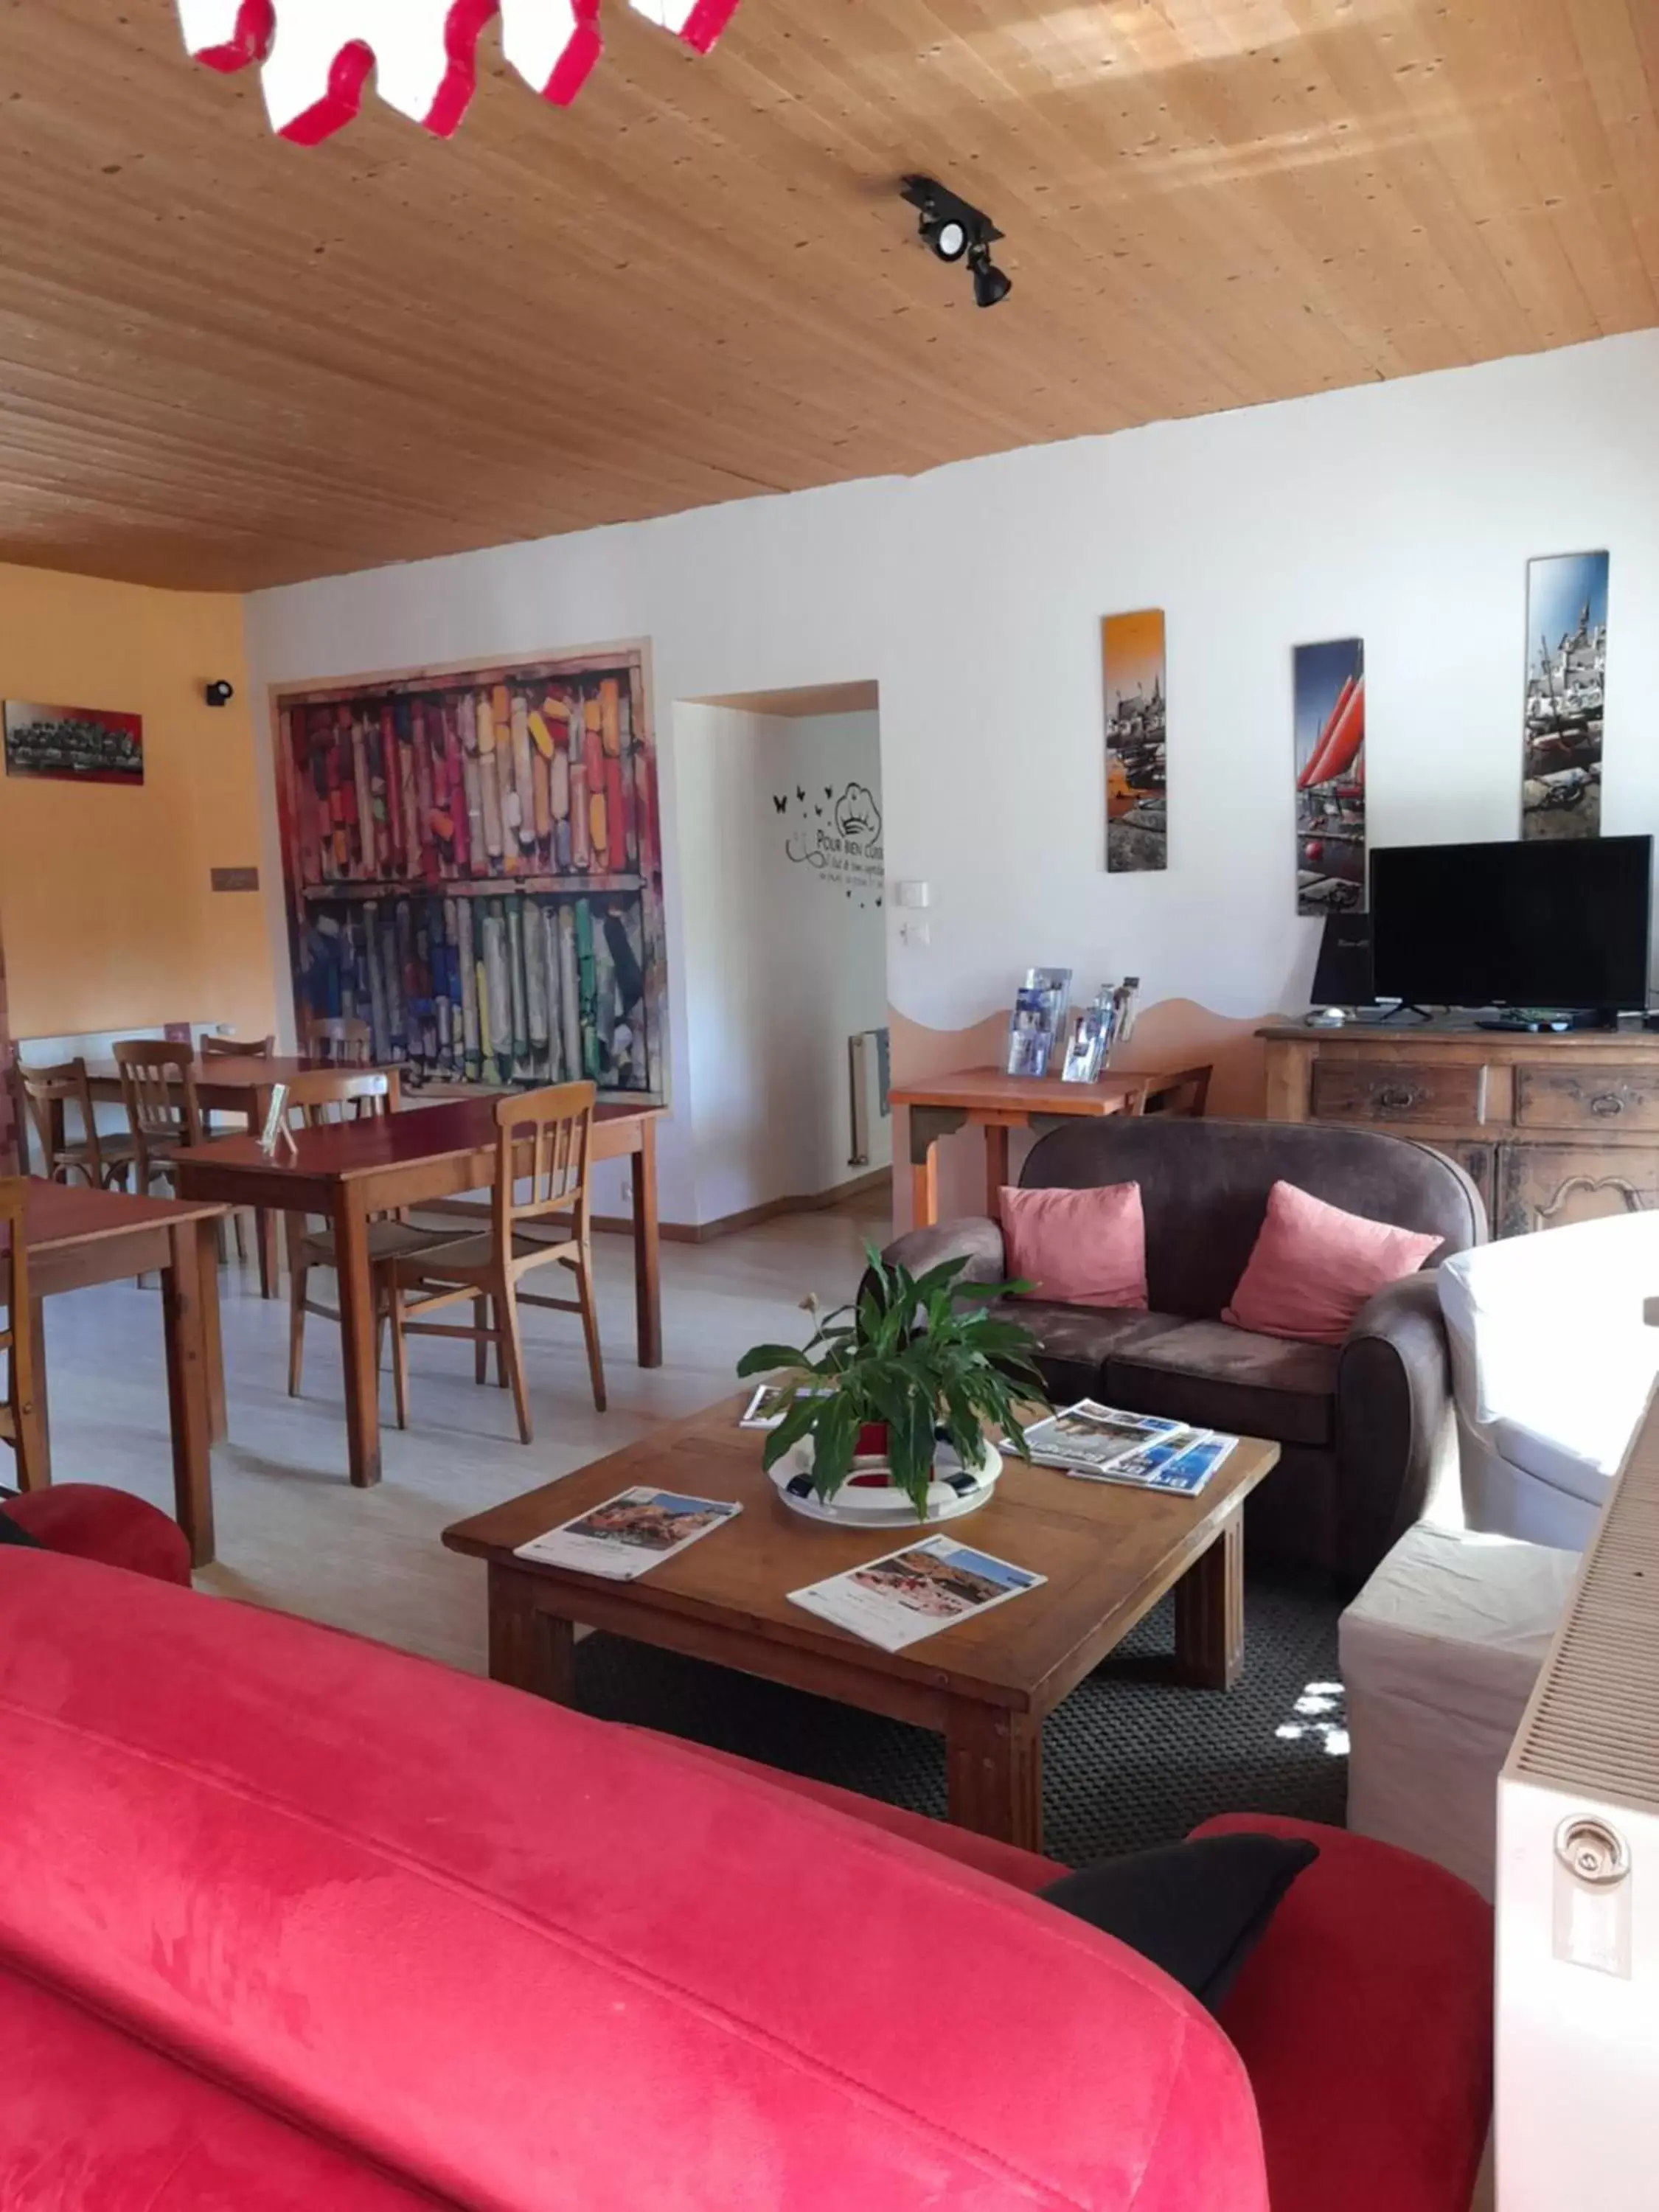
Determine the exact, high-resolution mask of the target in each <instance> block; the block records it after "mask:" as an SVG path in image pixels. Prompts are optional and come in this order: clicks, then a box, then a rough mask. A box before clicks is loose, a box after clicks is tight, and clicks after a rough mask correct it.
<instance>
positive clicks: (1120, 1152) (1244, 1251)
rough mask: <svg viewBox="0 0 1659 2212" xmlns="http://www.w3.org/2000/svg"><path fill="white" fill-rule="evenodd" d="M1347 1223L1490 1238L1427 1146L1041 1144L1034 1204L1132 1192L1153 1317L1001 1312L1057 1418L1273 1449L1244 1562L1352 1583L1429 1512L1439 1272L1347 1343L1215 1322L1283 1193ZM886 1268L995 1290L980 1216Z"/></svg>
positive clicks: (1336, 1134)
mask: <svg viewBox="0 0 1659 2212" xmlns="http://www.w3.org/2000/svg"><path fill="white" fill-rule="evenodd" d="M1281 1180H1282V1181H1284V1182H1292V1183H1295V1184H1297V1186H1298V1187H1299V1188H1301V1189H1303V1190H1305V1191H1310V1192H1311V1193H1312V1194H1313V1195H1314V1196H1315V1197H1316V1198H1321V1199H1324V1200H1326V1201H1327V1202H1328V1204H1330V1205H1332V1206H1343V1207H1346V1209H1347V1211H1348V1212H1351V1213H1364V1214H1368V1215H1369V1216H1370V1217H1371V1218H1372V1219H1374V1220H1377V1221H1387V1222H1390V1223H1393V1224H1395V1225H1397V1226H1399V1227H1402V1228H1407V1229H1416V1230H1426V1231H1433V1232H1434V1233H1435V1234H1436V1235H1437V1236H1439V1237H1443V1239H1444V1240H1445V1241H1444V1243H1443V1244H1442V1246H1441V1248H1440V1250H1439V1252H1437V1254H1436V1255H1434V1256H1435V1258H1436V1259H1437V1260H1438V1259H1440V1258H1443V1257H1448V1256H1449V1255H1450V1254H1452V1253H1454V1252H1461V1251H1462V1250H1464V1249H1466V1248H1467V1247H1468V1246H1469V1245H1471V1244H1480V1243H1485V1242H1486V1211H1485V1208H1484V1207H1483V1206H1482V1205H1481V1202H1480V1194H1479V1192H1478V1191H1477V1190H1476V1189H1475V1187H1474V1184H1473V1183H1472V1182H1470V1180H1469V1178H1468V1176H1466V1175H1465V1174H1464V1172H1463V1170H1462V1169H1461V1168H1460V1167H1457V1166H1455V1164H1453V1163H1452V1162H1451V1161H1450V1160H1449V1159H1447V1158H1445V1157H1444V1156H1443V1154H1441V1153H1439V1152H1432V1151H1431V1150H1430V1148H1429V1147H1428V1146H1426V1145H1418V1144H1412V1143H1409V1142H1407V1140H1406V1139H1402V1138H1399V1137H1386V1136H1383V1135H1380V1134H1379V1133H1377V1132H1376V1131H1375V1130H1370V1129H1334V1128H1328V1127H1313V1126H1310V1125H1302V1124H1295V1123H1288V1122H1279V1121H1183V1120H1178V1119H1176V1118H1174V1117H1169V1118H1165V1117H1164V1116H1162V1115H1158V1116H1150V1117H1148V1118H1146V1119H1145V1120H1133V1119H1129V1118H1127V1117H1125V1118H1122V1119H1113V1120H1109V1121H1068V1122H1066V1123H1065V1124H1063V1125H1062V1126H1061V1127H1059V1128H1057V1129H1055V1130H1054V1132H1053V1133H1051V1134H1050V1135H1048V1136H1046V1137H1043V1138H1042V1139H1040V1140H1039V1141H1038V1142H1037V1143H1036V1145H1035V1146H1033V1147H1032V1148H1031V1152H1030V1156H1029V1157H1028V1158H1027V1159H1026V1162H1025V1165H1024V1169H1023V1170H1022V1171H1021V1175H1020V1182H1021V1184H1022V1186H1023V1187H1024V1188H1026V1189H1028V1190H1029V1189H1034V1188H1048V1189H1052V1188H1062V1189H1073V1190H1075V1189H1087V1188H1092V1187H1094V1186H1096V1185H1097V1184H1101V1183H1111V1182H1138V1183H1139V1185H1140V1191H1141V1202H1142V1205H1143V1207H1144V1209H1145V1212H1146V1278H1147V1290H1148V1298H1149V1303H1150V1305H1151V1309H1152V1310H1151V1311H1150V1312H1148V1313H1144V1314H1143V1313H1117V1312H1100V1311H1097V1310H1094V1309H1092V1308H1088V1307H1082V1306H1066V1305H1054V1304H1044V1303H1042V1302H1041V1301H1038V1300H1036V1299H1030V1298H1018V1299H1011V1300H1009V1301H1007V1303H1006V1310H1007V1311H1008V1312H1009V1314H1010V1316H1011V1317H1012V1318H1015V1319H1018V1320H1020V1321H1023V1322H1024V1323H1025V1324H1026V1326H1027V1327H1028V1328H1031V1329H1032V1330H1034V1331H1035V1332H1036V1336H1037V1339H1038V1341H1039V1345H1040V1346H1041V1357H1040V1359H1039V1363H1038V1364H1039V1365H1040V1366H1041V1368H1042V1372H1043V1376H1044V1379H1045V1381H1046V1383H1047V1384H1048V1389H1049V1392H1050V1394H1051V1395H1052V1396H1053V1397H1054V1401H1055V1402H1056V1404H1066V1403H1067V1402H1069V1401H1071V1400H1073V1399H1076V1398H1080V1397H1085V1396H1086V1397H1096V1398H1103V1399H1104V1400H1105V1401H1107V1402H1108V1403H1109V1404H1111V1405H1115V1406H1122V1407H1128V1408H1130V1409H1131V1410H1133V1411H1134V1412H1137V1413H1165V1414H1169V1415H1171V1416H1173V1417H1175V1418H1176V1419H1182V1420H1190V1421H1194V1422H1197V1423H1200V1424H1201V1425H1203V1426H1205V1427H1207V1428H1216V1429H1225V1430H1231V1431H1234V1432H1235V1433H1237V1434H1241V1435H1246V1436H1257V1437H1272V1438H1273V1440H1274V1442H1276V1443H1278V1444H1279V1446H1280V1459H1279V1466H1278V1468H1276V1469H1275V1470H1274V1472H1273V1474H1272V1475H1271V1476H1269V1478H1268V1480H1267V1481H1266V1482H1265V1483H1264V1484H1263V1485H1262V1486H1261V1489H1260V1491H1258V1492H1257V1493H1256V1495H1255V1498H1253V1499H1252V1500H1251V1503H1250V1506H1249V1521H1248V1526H1249V1543H1250V1546H1251V1548H1252V1552H1253V1553H1255V1554H1258V1555H1260V1554H1261V1553H1271V1554H1273V1555H1274V1556H1276V1557H1279V1558H1282V1559H1292V1560H1295V1561H1298V1562H1302V1563H1305V1564H1309V1565H1317V1566H1320V1567H1323V1568H1326V1569H1328V1570H1329V1571H1332V1572H1333V1573H1334V1574H1336V1575H1337V1576H1338V1577H1340V1578H1341V1579H1342V1580H1343V1581H1344V1582H1345V1583H1353V1584H1355V1585H1358V1583H1361V1582H1363V1581H1364V1579H1365V1577H1367V1576H1368V1575H1369V1574H1370V1571H1371V1570H1372V1568H1373V1567H1375V1566H1376V1564H1377V1562H1378V1560H1380V1559H1382V1557H1383V1553H1385V1552H1386V1551H1387V1550H1388V1549H1389V1546H1390V1545H1391V1544H1393V1543H1394V1541H1395V1539H1396V1538H1397V1537H1398V1536H1399V1535H1401V1534H1402V1532H1403V1531H1404V1530H1405V1529H1406V1528H1408V1527H1409V1526H1410V1525H1411V1524H1412V1523H1413V1522H1414V1521H1417V1520H1419V1518H1420V1517H1421V1516H1422V1512H1423V1508H1424V1504H1425V1500H1426V1498H1427V1493H1428V1486H1429V1480H1430V1476H1431V1470H1432V1468H1433V1464H1434V1460H1435V1457H1436V1455H1437V1450H1438V1449H1439V1447H1440V1445H1441V1443H1442V1440H1443V1437H1444V1436H1445V1434H1446V1432H1447V1425H1448V1420H1449V1407H1450V1375H1449V1364H1448V1355H1447V1348H1446V1335H1445V1330H1444V1328H1443V1324H1442V1322H1441V1318H1440V1301H1439V1294H1438V1291H1437V1285H1436V1280H1435V1275H1434V1271H1433V1268H1432V1267H1429V1268H1425V1270H1424V1271H1423V1272H1422V1273H1419V1274H1416V1275H1413V1276H1410V1277H1407V1279H1405V1280H1404V1281H1402V1282H1399V1283H1394V1284H1391V1285H1389V1286H1388V1287H1387V1288H1386V1289H1384V1290H1382V1291H1378V1292H1377V1293H1376V1296H1375V1297H1372V1298H1371V1299H1370V1300H1369V1302H1368V1303H1367V1304H1366V1305H1365V1306H1364V1309H1363V1310H1362V1311H1361V1313H1360V1314H1359V1316H1358V1319H1357V1320H1356V1321H1355V1322H1354V1325H1353V1328H1352V1330H1351V1331H1350V1332H1349V1334H1348V1337H1347V1340H1346V1342H1345V1343H1343V1344H1341V1345H1340V1346H1327V1345H1321V1344H1298V1343H1291V1342H1287V1341H1285V1340H1281V1339H1279V1338H1278V1337H1271V1336H1256V1335H1253V1334H1250V1333H1249V1332H1248V1331H1246V1330H1243V1329H1238V1328H1231V1327H1230V1326H1229V1324H1228V1323H1226V1322H1224V1321H1223V1320H1222V1319H1221V1317H1220V1316H1221V1310H1222V1308H1223V1307H1224V1306H1225V1304H1227V1303H1228V1301H1229V1299H1230V1298H1231V1295H1232V1291H1233V1288H1234V1285H1236V1284H1237V1281H1238V1279H1239V1276H1240V1275H1241V1274H1242V1273H1243V1270H1244V1264H1245V1262H1246V1261H1247V1260H1248V1259H1249V1256H1250V1250H1251V1248H1252V1246H1253V1245H1254V1244H1255V1238H1256V1233H1257V1231H1259V1230H1260V1228H1261V1222H1262V1217H1263V1215H1264V1213H1265V1212H1266V1210H1267V1194H1268V1191H1269V1190H1270V1189H1271V1188H1272V1187H1273V1184H1274V1183H1275V1182H1279V1181H1281ZM889 1253H890V1256H891V1257H893V1258H896V1259H899V1260H902V1261H903V1262H904V1264H905V1265H906V1266H907V1267H912V1268H915V1269H917V1270H920V1269H921V1268H922V1267H928V1266H931V1265H932V1264H933V1263H934V1262H935V1261H938V1260H940V1259H943V1258H945V1257H947V1256H949V1255H953V1254H957V1253H960V1254H962V1255H965V1256H966V1258H967V1259H968V1261H969V1267H968V1269H967V1279H968V1280H969V1281H972V1282H981V1283H992V1282H1000V1281H1002V1280H1005V1279H1006V1275H1007V1272H1008V1270H1007V1266H1006V1260H1005V1257H1004V1252H1003V1242H1002V1231H1001V1230H1000V1227H999V1226H998V1225H997V1224H996V1223H995V1222H994V1221H987V1220H967V1221H954V1222H943V1223H940V1224H939V1225H938V1226H937V1227H935V1228H932V1229H921V1230H913V1231H911V1232H910V1234H909V1235H908V1236H906V1237H900V1238H899V1239H898V1241H897V1243H895V1244H893V1245H892V1246H890V1248H889Z"/></svg>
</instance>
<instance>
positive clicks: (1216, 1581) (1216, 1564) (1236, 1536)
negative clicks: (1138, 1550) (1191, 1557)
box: [1175, 1509, 1244, 1690]
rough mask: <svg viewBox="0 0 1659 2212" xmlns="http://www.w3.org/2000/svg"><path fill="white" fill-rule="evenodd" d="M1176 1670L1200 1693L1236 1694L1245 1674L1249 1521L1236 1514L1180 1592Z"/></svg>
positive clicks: (1190, 1571) (1190, 1570) (1192, 1569)
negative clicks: (1234, 1688) (1246, 1537)
mask: <svg viewBox="0 0 1659 2212" xmlns="http://www.w3.org/2000/svg"><path fill="white" fill-rule="evenodd" d="M1175 1623H1176V1673H1177V1674H1179V1675H1180V1677H1181V1679H1182V1681H1183V1682H1185V1683H1187V1684H1188V1686H1189V1687H1191V1688H1193V1689H1195V1690H1231V1687H1232V1686H1233V1684H1234V1683H1235V1682H1236V1681H1237V1680H1238V1678H1239V1676H1240V1674H1243V1671H1244V1516H1243V1511H1242V1510H1237V1509H1236V1510H1234V1512H1233V1514H1232V1516H1231V1518H1230V1519H1229V1520H1228V1521H1227V1522H1226V1523H1225V1526H1224V1527H1223V1528H1222V1530H1221V1533H1220V1534H1219V1535H1218V1537H1217V1538H1216V1540H1215V1541H1214V1543H1212V1545H1211V1547H1210V1548H1209V1550H1208V1551H1207V1552H1206V1553H1205V1554H1204V1556H1203V1558H1202V1559H1199V1560H1197V1561H1196V1562H1195V1563H1194V1565H1192V1566H1190V1567H1188V1570H1187V1571H1186V1573H1185V1574H1184V1575H1183V1576H1182V1577H1181V1580H1180V1581H1179V1582H1178V1583H1176V1587H1175Z"/></svg>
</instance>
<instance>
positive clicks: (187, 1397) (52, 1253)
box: [0, 1176, 225, 1567]
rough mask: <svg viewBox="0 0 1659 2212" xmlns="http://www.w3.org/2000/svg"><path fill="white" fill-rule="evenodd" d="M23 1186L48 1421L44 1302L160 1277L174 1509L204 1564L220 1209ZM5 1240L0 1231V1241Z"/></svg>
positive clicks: (217, 1394)
mask: <svg viewBox="0 0 1659 2212" xmlns="http://www.w3.org/2000/svg"><path fill="white" fill-rule="evenodd" d="M27 1186H28V1187H27V1198H26V1208H27V1210H26V1212H25V1214H24V1235H25V1237H26V1239H27V1246H28V1293H29V1304H30V1307H31V1309H32V1310H33V1321H34V1343H35V1361H36V1368H37V1374H36V1378H35V1388H36V1394H37V1397H38V1399H39V1401H40V1405H41V1407H43V1409H45V1411H46V1413H47V1414H48V1415H49V1412H50V1402H51V1401H50V1394H49V1389H48V1385H47V1380H46V1375H47V1363H46V1329H45V1327H44V1325H43V1324H44V1320H45V1316H44V1313H43V1310H42V1309H43V1306H44V1304H45V1301H46V1299H47V1298H49V1297H55V1296H56V1295H57V1294H58V1292H59V1291H79V1290H84V1289H86V1288H87V1287H88V1285H91V1284H94V1283H114V1282H121V1281H125V1280H126V1279H129V1278H131V1277H133V1276H137V1275H139V1274H149V1273H150V1272H151V1271H152V1270H154V1271H155V1273H157V1274H159V1275H160V1277H161V1333H162V1338H163V1341H164V1344H165V1346H166V1354H167V1406H168V1411H169V1414H170V1417H171V1421H172V1428H173V1499H174V1510H175V1511H176V1513H177V1516H178V1521H179V1527H180V1528H182V1529H183V1530H184V1532H185V1536H186V1537H187V1539H188V1540H189V1543H190V1556H191V1563H192V1564H193V1565H196V1566H198V1567H204V1566H206V1565H208V1563H209V1562H210V1560H211V1559H212V1558H213V1556H214V1547H213V1485H212V1447H213V1445H214V1443H216V1441H217V1440H218V1439H219V1438H220V1437H222V1436H223V1435H224V1433H225V1370H224V1355H223V1352H222V1346H221V1342H220V1335H219V1272H218V1230H219V1222H220V1218H221V1217H222V1214H223V1212H224V1208H223V1206H220V1205H218V1204H216V1203H215V1202H214V1201H212V1200H203V1199H196V1200H180V1199H170V1198H134V1197H130V1196H129V1195H128V1194H127V1193H126V1192H125V1191H118V1190H85V1189H82V1188H78V1187H77V1188H66V1187H65V1186H64V1184H62V1183H56V1182H47V1181H46V1179H45V1177H44V1176H29V1177H28V1178H27ZM7 1234H8V1231H6V1230H5V1229H4V1228H3V1227H0V1239H3V1237H5V1236H6V1235H7ZM0 1249H3V1245H0ZM41 1426H42V1429H43V1431H45V1432H46V1437H47V1439H48V1454H47V1456H46V1465H45V1467H44V1468H40V1469H39V1470H36V1472H35V1474H34V1476H33V1480H34V1481H35V1482H36V1484H37V1486H38V1482H39V1480H40V1478H41V1477H42V1476H44V1477H45V1479H46V1480H50V1476H51V1460H50V1447H49V1438H50V1433H51V1430H50V1420H49V1419H43V1420H42V1423H41ZM89 1472H94V1473H95V1470H89Z"/></svg>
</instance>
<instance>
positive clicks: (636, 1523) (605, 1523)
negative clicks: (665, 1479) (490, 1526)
mask: <svg viewBox="0 0 1659 2212" xmlns="http://www.w3.org/2000/svg"><path fill="white" fill-rule="evenodd" d="M742 1510H743V1508H742V1506H740V1505H733V1504H728V1503H727V1502H726V1499H724V1498H686V1497H683V1496H682V1495H681V1494H680V1493H679V1492H678V1491H673V1490H653V1489H651V1488H650V1487H649V1486H641V1487H639V1488H636V1489H634V1490H623V1491H619V1492H617V1496H616V1497H615V1498H606V1499H605V1503H604V1504H603V1505H595V1506H593V1507H592V1508H591V1509H590V1510H588V1511H587V1512H586V1513H583V1514H580V1515H579V1516H577V1518H576V1519H575V1520H574V1521H566V1522H563V1523H562V1525H561V1526H560V1527H558V1528H550V1529H549V1530H548V1532H547V1534H545V1535H544V1536H532V1538H531V1540H530V1541H529V1542H528V1543H527V1544H520V1546H519V1547H518V1549H517V1551H516V1552H515V1553H514V1554H513V1557H514V1558H515V1559H538V1560H539V1561H540V1562H541V1563H542V1564H543V1565H544V1566H550V1567H575V1568H577V1569H579V1570H580V1572H581V1573H583V1574H585V1575H604V1576H605V1577H607V1578H608V1579H609V1580H610V1581H611V1582H632V1581H633V1580H634V1579H635V1577H636V1576H639V1575H642V1574H645V1573H647V1571H649V1570H650V1569H651V1568H653V1567H655V1566H660V1565H661V1564H662V1562H663V1561H664V1560H665V1559H672V1558H673V1556H674V1554H675V1553H676V1552H683V1551H684V1549H685V1547H686V1546H687V1545H688V1544H695V1543H696V1541H697V1539H698V1537H699V1536H706V1535H708V1532H709V1530H710V1529H711V1528H719V1527H720V1524H721V1522H726V1521H729V1520H730V1519H731V1518H732V1515H733V1514H734V1513H741V1512H742Z"/></svg>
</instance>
